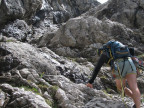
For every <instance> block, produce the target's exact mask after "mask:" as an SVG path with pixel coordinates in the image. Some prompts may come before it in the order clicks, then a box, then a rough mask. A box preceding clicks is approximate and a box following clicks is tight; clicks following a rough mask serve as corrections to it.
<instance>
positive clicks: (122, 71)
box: [87, 41, 141, 108]
mask: <svg viewBox="0 0 144 108" xmlns="http://www.w3.org/2000/svg"><path fill="white" fill-rule="evenodd" d="M110 42H111V41H109V42H108V43H110ZM116 42H117V43H120V42H118V41H116ZM102 49H103V48H102ZM102 49H99V51H98V54H99V55H100V58H99V60H98V63H97V65H96V66H95V68H94V70H93V74H92V77H91V78H90V80H89V81H88V83H87V87H90V88H93V85H92V83H93V82H94V80H95V78H96V76H97V75H98V72H99V71H100V69H101V67H102V65H103V64H104V63H108V64H109V65H110V66H111V68H112V70H114V71H113V72H112V75H113V78H114V79H115V82H116V86H117V89H118V91H120V92H122V89H123V92H124V93H125V95H127V96H129V97H131V98H132V99H133V101H134V103H135V104H134V105H133V108H140V104H141V102H140V91H139V88H138V85H137V79H136V77H137V74H136V73H137V72H136V71H137V70H136V67H135V65H134V63H133V61H132V59H131V57H125V58H118V59H113V60H114V61H111V62H109V61H110V59H111V57H110V54H109V55H108V52H107V51H106V50H102ZM129 51H130V52H132V50H131V49H129ZM109 53H110V52H109ZM114 62H115V63H116V67H117V69H114V68H115V66H114V65H115V64H114ZM126 81H127V83H128V86H129V88H127V87H126Z"/></svg>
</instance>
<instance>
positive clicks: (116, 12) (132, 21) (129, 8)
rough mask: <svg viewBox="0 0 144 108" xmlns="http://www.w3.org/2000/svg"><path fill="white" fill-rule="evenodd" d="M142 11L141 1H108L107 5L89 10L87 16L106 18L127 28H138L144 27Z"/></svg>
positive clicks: (143, 12)
mask: <svg viewBox="0 0 144 108" xmlns="http://www.w3.org/2000/svg"><path fill="white" fill-rule="evenodd" d="M143 10H144V8H143V0H139V1H138V0H125V1H123V0H109V2H108V3H107V4H103V6H99V7H98V8H95V9H94V10H91V11H90V13H88V14H89V15H92V16H95V17H97V18H98V19H103V18H105V17H107V18H108V19H110V20H112V21H117V22H120V23H122V24H124V25H126V26H128V27H136V28H139V27H142V26H144V24H143V22H142V19H143V18H144V17H143V14H144V11H143Z"/></svg>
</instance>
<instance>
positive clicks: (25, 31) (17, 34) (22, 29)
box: [2, 19, 31, 41]
mask: <svg viewBox="0 0 144 108" xmlns="http://www.w3.org/2000/svg"><path fill="white" fill-rule="evenodd" d="M2 33H3V34H4V35H5V36H7V37H14V38H16V39H17V40H19V41H28V39H29V38H30V36H31V28H30V27H29V26H28V25H27V23H26V22H25V21H23V20H18V19H17V20H15V21H14V22H13V23H10V24H8V25H6V26H5V28H4V29H2Z"/></svg>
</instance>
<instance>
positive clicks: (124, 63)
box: [113, 57, 137, 79]
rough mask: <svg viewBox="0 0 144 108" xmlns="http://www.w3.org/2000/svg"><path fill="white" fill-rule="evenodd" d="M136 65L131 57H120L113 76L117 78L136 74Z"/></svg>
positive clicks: (116, 62)
mask: <svg viewBox="0 0 144 108" xmlns="http://www.w3.org/2000/svg"><path fill="white" fill-rule="evenodd" d="M136 73H137V72H136V67H135V65H134V63H133V61H132V59H131V58H130V57H128V58H127V59H125V60H124V59H118V60H116V61H115V69H114V71H113V77H114V78H116V79H119V78H125V77H126V75H127V74H136Z"/></svg>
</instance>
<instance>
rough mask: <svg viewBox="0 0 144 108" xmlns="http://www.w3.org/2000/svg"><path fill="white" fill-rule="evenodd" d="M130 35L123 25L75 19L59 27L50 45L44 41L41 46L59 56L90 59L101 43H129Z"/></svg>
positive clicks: (89, 18) (88, 18)
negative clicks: (113, 41) (122, 41)
mask: <svg viewBox="0 0 144 108" xmlns="http://www.w3.org/2000/svg"><path fill="white" fill-rule="evenodd" d="M132 34H133V32H132V30H131V29H129V28H127V27H126V26H125V25H123V24H120V23H117V22H112V21H110V20H108V19H106V20H103V21H101V20H98V19H97V18H95V17H77V18H73V19H70V20H69V21H67V23H66V24H65V25H63V26H61V28H60V29H59V30H58V31H57V32H56V33H55V36H54V37H53V38H52V39H51V41H50V44H47V42H46V41H45V42H46V43H43V44H45V45H47V47H49V48H52V49H53V50H54V51H55V52H56V53H57V54H59V55H63V56H72V57H75V56H84V57H91V56H95V55H96V49H97V48H100V47H101V46H102V44H101V43H105V42H107V41H108V40H111V39H114V38H115V39H118V40H119V41H121V39H124V38H125V39H127V40H129V41H130V42H131V41H132V40H131V38H132V37H131V36H132ZM41 41H42V40H40V43H41ZM42 42H44V41H42ZM130 42H129V43H130ZM124 43H127V42H126V41H125V42H124Z"/></svg>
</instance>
